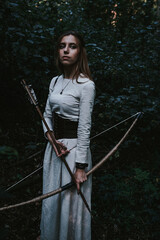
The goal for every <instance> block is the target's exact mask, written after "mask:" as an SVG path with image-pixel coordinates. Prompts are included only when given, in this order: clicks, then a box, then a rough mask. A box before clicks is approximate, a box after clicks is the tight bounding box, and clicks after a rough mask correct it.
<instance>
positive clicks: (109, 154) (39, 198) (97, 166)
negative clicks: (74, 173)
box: [0, 112, 142, 211]
mask: <svg viewBox="0 0 160 240" xmlns="http://www.w3.org/2000/svg"><path fill="white" fill-rule="evenodd" d="M141 114H142V113H141V112H140V113H139V114H138V115H137V117H136V119H135V120H134V121H133V123H132V124H131V126H130V127H129V129H128V130H127V132H126V133H125V134H124V136H123V137H122V138H121V139H120V141H119V142H118V143H117V144H116V146H115V147H114V148H113V149H112V150H111V151H110V152H109V153H108V154H107V155H106V156H105V157H104V158H103V159H102V160H101V161H100V162H99V163H97V164H96V165H95V166H94V167H93V168H92V169H91V170H90V171H88V172H87V176H89V175H91V174H92V173H93V172H95V171H96V170H97V169H98V168H99V167H101V166H102V165H103V164H104V163H105V162H106V161H107V160H108V159H109V158H110V157H111V156H112V155H113V154H114V153H115V152H116V151H117V149H118V147H119V146H120V145H121V144H122V143H123V141H124V140H125V139H126V137H127V136H128V134H129V133H130V131H131V130H132V128H133V127H134V126H135V124H136V122H137V120H138V118H139V117H140V116H141ZM74 185H75V183H73V182H70V183H68V184H66V185H64V186H62V187H60V188H58V189H56V190H54V191H52V192H49V193H46V194H43V195H41V196H39V197H36V198H33V199H31V200H29V201H26V202H22V203H18V204H14V205H10V206H7V207H2V208H0V211H4V210H8V209H11V208H16V207H20V206H24V205H28V204H30V203H35V202H38V201H41V200H43V199H45V198H48V197H51V196H53V195H56V194H58V193H61V192H63V191H64V190H66V189H69V188H71V187H72V186H74Z"/></svg>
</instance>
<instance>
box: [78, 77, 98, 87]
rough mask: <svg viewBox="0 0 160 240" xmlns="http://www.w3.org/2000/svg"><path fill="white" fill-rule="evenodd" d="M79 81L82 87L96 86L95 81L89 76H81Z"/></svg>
mask: <svg viewBox="0 0 160 240" xmlns="http://www.w3.org/2000/svg"><path fill="white" fill-rule="evenodd" d="M78 83H80V85H82V88H83V87H84V86H90V87H93V86H94V87H95V83H94V82H93V81H92V80H91V79H89V78H87V77H85V76H80V77H79V78H78Z"/></svg>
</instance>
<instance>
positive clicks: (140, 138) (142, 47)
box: [0, 0, 160, 240]
mask: <svg viewBox="0 0 160 240" xmlns="http://www.w3.org/2000/svg"><path fill="white" fill-rule="evenodd" d="M159 18H160V1H159V0H121V1H120V0H119V1H116V0H113V1H112V0H106V1H105V0H81V1H78V0H74V1H73V0H63V1H62V0H57V1H52V0H41V1H37V0H35V1H29V0H23V1H18V0H5V1H3V2H1V8H0V21H1V26H0V29H1V36H0V42H1V44H0V52H1V54H0V63H1V64H0V79H1V80H0V113H1V114H0V145H1V146H0V162H1V168H0V176H1V178H0V183H1V190H0V198H1V206H3V205H5V204H6V205H8V204H11V203H17V202H21V201H24V200H27V199H31V198H33V197H35V196H38V195H41V193H42V191H41V190H42V171H39V172H38V173H36V174H34V175H33V176H32V177H30V178H28V180H26V181H24V182H23V183H21V184H19V185H17V186H16V187H15V188H13V189H12V190H10V191H4V190H5V189H6V188H7V187H9V186H10V185H12V184H13V183H15V182H17V181H19V180H21V179H22V178H23V177H25V176H26V175H27V174H29V173H31V172H33V171H34V170H35V169H37V168H38V167H40V166H41V165H42V162H43V150H44V147H45V139H44V136H43V131H42V126H41V121H40V119H39V116H38V114H37V112H36V111H35V109H34V107H33V106H31V105H30V103H29V102H28V100H27V97H26V96H25V91H24V89H23V87H22V85H21V83H20V82H21V80H22V79H25V80H26V81H27V83H30V84H32V86H33V88H34V90H35V92H36V95H37V98H38V100H39V104H40V107H41V110H42V111H43V110H44V106H45V102H46V98H47V94H48V86H49V82H50V80H51V78H52V77H53V76H55V75H57V74H58V72H57V69H56V67H55V64H54V48H55V42H56V39H57V37H58V36H59V35H60V34H61V33H62V32H63V31H65V30H70V29H73V30H76V31H78V32H80V33H81V34H82V35H83V36H84V39H85V42H86V49H87V53H88V59H89V64H90V68H91V72H92V75H93V79H94V81H95V83H96V92H97V94H96V100H95V107H94V112H93V127H92V136H93V135H95V134H97V133H99V132H101V131H103V130H105V129H107V128H108V127H111V126H112V125H114V124H116V123H118V122H119V121H122V120H123V119H125V118H128V117H130V116H131V115H133V114H135V113H137V112H139V111H142V112H143V113H144V115H143V117H142V118H141V119H140V120H139V121H138V124H137V125H136V126H135V128H134V129H133V130H132V132H131V133H130V135H129V136H128V138H127V140H126V141H125V143H123V144H122V145H121V147H120V148H119V149H118V151H117V153H116V154H115V155H114V156H113V157H111V158H110V159H109V161H108V162H107V163H106V164H105V165H103V167H102V168H100V169H99V170H97V172H95V173H94V175H93V194H92V211H93V223H92V240H106V239H107V240H121V239H123V240H159V239H160V138H159V136H160V105H159V100H160V81H159V76H160V72H159V56H158V52H159V46H160V45H159V43H160V38H159V33H160V30H159V27H160V25H159ZM132 120H133V119H131V120H129V121H127V122H125V123H124V124H122V125H120V126H118V127H117V128H115V129H112V130H111V131H109V132H106V133H105V134H103V135H102V136H100V137H98V138H96V139H94V140H93V141H92V142H91V149H92V155H93V165H95V164H96V163H97V162H98V161H99V160H100V159H102V157H103V156H104V155H105V154H107V152H109V151H110V150H111V149H112V148H113V146H114V145H115V144H116V143H117V142H118V141H119V139H120V138H121V137H122V136H123V134H124V133H125V132H126V130H127V128H128V127H129V126H130V124H131V121H132ZM40 214H41V203H37V204H33V205H29V206H25V207H20V208H17V209H14V210H8V211H6V212H3V213H0V215H1V226H0V239H6V240H28V239H30V240H33V239H36V236H38V231H39V223H40Z"/></svg>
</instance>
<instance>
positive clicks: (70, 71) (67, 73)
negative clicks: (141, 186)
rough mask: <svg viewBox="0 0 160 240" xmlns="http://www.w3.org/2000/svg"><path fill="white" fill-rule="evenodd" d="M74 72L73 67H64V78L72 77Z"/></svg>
mask: <svg viewBox="0 0 160 240" xmlns="http://www.w3.org/2000/svg"><path fill="white" fill-rule="evenodd" d="M74 74H75V67H74V68H73V67H72V68H71V67H65V68H64V78H68V79H73V77H74Z"/></svg>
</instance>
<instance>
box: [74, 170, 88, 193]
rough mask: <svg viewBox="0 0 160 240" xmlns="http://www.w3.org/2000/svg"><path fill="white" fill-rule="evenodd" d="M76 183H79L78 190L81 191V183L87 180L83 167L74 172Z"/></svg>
mask: <svg viewBox="0 0 160 240" xmlns="http://www.w3.org/2000/svg"><path fill="white" fill-rule="evenodd" d="M74 177H75V181H76V185H77V192H78V193H79V191H80V184H81V183H83V182H85V181H86V180H87V175H86V172H85V171H84V170H83V169H79V168H77V169H76V172H75V174H74Z"/></svg>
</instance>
